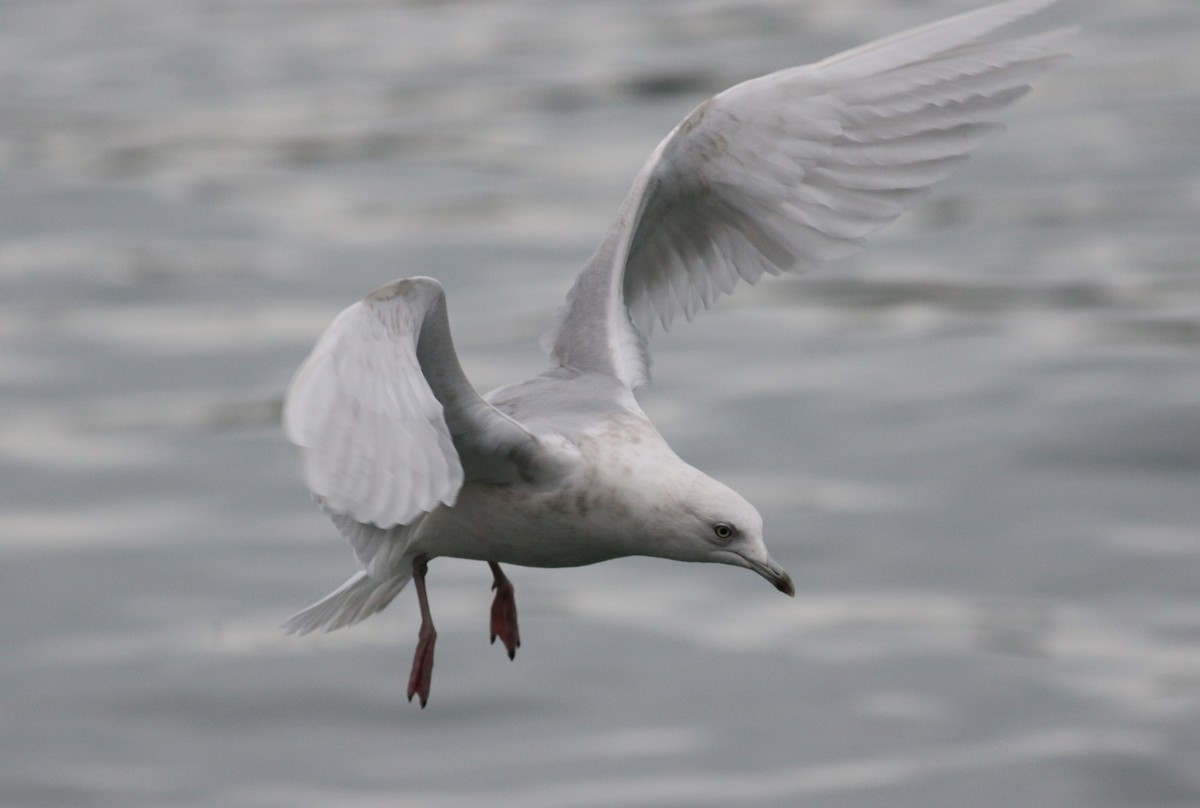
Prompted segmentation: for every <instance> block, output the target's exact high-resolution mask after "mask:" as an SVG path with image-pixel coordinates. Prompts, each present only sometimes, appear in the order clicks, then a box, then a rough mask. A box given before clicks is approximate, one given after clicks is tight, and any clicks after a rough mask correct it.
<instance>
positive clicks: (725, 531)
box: [712, 522, 737, 541]
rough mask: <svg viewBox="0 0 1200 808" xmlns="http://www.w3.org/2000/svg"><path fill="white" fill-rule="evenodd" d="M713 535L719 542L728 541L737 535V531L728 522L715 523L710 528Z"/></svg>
mask: <svg viewBox="0 0 1200 808" xmlns="http://www.w3.org/2000/svg"><path fill="white" fill-rule="evenodd" d="M712 529H713V535H714V536H716V537H717V538H718V539H719V540H720V541H729V540H730V539H732V538H733V537H734V535H735V534H736V533H737V529H736V528H735V527H734V526H733V525H731V524H729V523H728V522H717V523H715V524H714V525H713V526H712Z"/></svg>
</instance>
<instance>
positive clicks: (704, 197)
mask: <svg viewBox="0 0 1200 808" xmlns="http://www.w3.org/2000/svg"><path fill="white" fill-rule="evenodd" d="M1054 1H1055V0H1010V2H1005V3H999V4H997V5H993V6H988V7H986V8H983V9H979V10H977V11H973V12H969V13H966V14H961V15H959V16H956V17H951V18H949V19H946V20H942V21H940V22H935V23H932V24H930V25H926V26H924V27H922V28H917V29H914V30H911V31H908V32H905V33H902V34H897V35H895V36H891V37H888V38H886V39H881V40H879V41H877V42H873V43H871V44H869V45H864V46H862V47H859V48H855V49H853V50H850V51H846V52H845V53H842V54H839V55H837V56H833V57H831V58H829V59H826V60H824V61H821V62H817V63H815V64H812V65H807V66H804V67H796V68H791V69H788V70H782V71H780V72H778V73H772V74H770V75H768V76H763V77H762V78H758V79H753V80H751V81H747V82H744V83H742V84H739V85H737V86H735V87H732V88H731V89H729V90H726V91H725V92H722V93H720V94H718V95H716V96H714V97H713V98H710V99H709V100H708V101H705V102H704V103H703V104H701V105H700V106H699V107H697V108H696V109H695V110H693V111H692V113H691V114H690V115H688V116H687V117H686V118H685V119H684V120H683V121H682V122H681V123H680V124H679V125H678V126H677V127H675V129H674V130H673V131H672V132H671V133H670V134H669V135H668V136H667V137H666V139H665V140H663V142H662V143H660V144H659V145H658V148H657V149H656V150H655V151H654V153H653V154H652V155H651V157H650V159H649V161H648V162H647V163H646V165H645V167H643V169H642V171H641V173H640V174H639V175H638V177H637V179H636V180H635V181H634V185H633V188H632V190H631V191H630V192H629V194H628V196H627V197H626V198H625V201H624V202H623V203H622V206H621V210H620V212H619V214H618V217H617V221H616V222H615V223H614V225H613V227H612V228H611V230H610V231H609V233H608V235H607V236H606V238H605V239H604V241H603V242H602V243H601V245H600V247H599V249H598V250H597V251H596V253H595V255H593V256H592V258H591V260H590V261H589V263H588V265H587V266H586V267H585V268H584V270H583V271H582V272H581V273H580V275H579V278H578V279H577V280H576V282H575V285H574V286H573V287H572V288H571V291H570V293H569V294H568V296H567V303H566V305H565V306H564V308H563V309H562V311H561V312H560V314H559V318H558V322H557V324H556V327H555V329H554V331H552V332H551V334H550V335H549V340H548V342H549V347H550V351H551V355H552V356H553V358H554V359H555V360H556V361H557V362H558V363H559V364H560V365H563V366H566V367H572V368H576V369H579V370H586V371H596V372H602V373H608V374H611V375H613V376H616V377H617V378H618V379H620V380H621V381H623V382H624V383H625V384H627V385H629V386H630V387H636V386H637V385H639V384H642V383H644V382H645V381H647V379H648V375H649V367H648V366H649V363H648V360H647V348H646V340H647V338H648V337H649V336H650V333H651V331H652V330H653V327H654V323H655V322H658V323H660V324H661V325H662V326H663V328H667V327H669V326H670V324H671V322H672V321H673V320H674V319H675V317H676V316H678V315H679V314H680V313H682V314H683V315H684V316H685V317H686V318H687V319H689V320H690V319H691V318H692V316H693V315H694V314H695V313H696V311H698V310H699V309H701V308H705V307H708V306H711V305H712V303H713V302H714V301H715V300H716V299H717V298H718V297H720V296H721V295H724V294H729V293H730V292H731V291H732V290H733V288H734V286H735V285H736V284H737V282H738V281H739V280H744V281H746V282H747V283H755V282H757V281H758V279H759V278H760V277H762V275H763V273H768V274H778V273H780V272H788V271H798V270H802V269H804V268H806V267H808V266H812V265H814V264H818V263H820V262H823V261H828V260H832V259H836V258H841V257H843V256H845V255H848V254H850V253H852V252H854V251H855V250H857V249H858V248H859V247H860V246H861V245H862V243H863V239H864V237H865V236H867V235H868V234H870V233H872V232H874V231H875V230H878V229H879V228H881V227H883V226H884V225H886V224H887V223H888V222H890V221H892V220H893V219H894V218H896V216H898V215H899V214H900V213H901V212H902V211H904V210H905V209H906V208H908V207H910V206H911V205H912V204H913V203H914V202H915V201H916V200H917V199H919V198H920V196H921V195H922V193H923V192H924V191H925V190H926V189H927V188H928V187H929V186H931V185H932V184H933V183H935V182H937V181H939V180H941V179H944V178H945V177H946V176H948V175H949V174H950V172H951V171H952V169H953V168H954V167H955V166H956V165H957V164H958V163H959V162H961V161H962V160H964V159H965V158H966V155H967V154H968V153H969V152H970V151H971V150H973V149H974V148H975V147H976V146H978V145H979V144H980V143H981V142H982V141H983V139H984V137H985V136H986V135H987V134H989V133H990V132H992V131H994V130H996V129H998V128H999V124H998V123H996V118H997V113H998V112H999V111H1000V110H1001V109H1002V108H1004V107H1006V106H1007V105H1009V104H1010V103H1012V102H1013V101H1015V100H1016V99H1017V98H1019V97H1020V96H1021V95H1023V94H1024V93H1025V92H1026V91H1027V90H1028V89H1029V82H1030V80H1031V79H1033V78H1034V77H1035V76H1036V75H1038V74H1039V73H1041V72H1042V71H1043V70H1045V69H1047V68H1048V67H1050V66H1051V65H1052V64H1054V63H1055V62H1056V61H1057V60H1058V59H1059V58H1061V57H1062V56H1063V55H1064V50H1063V42H1064V40H1065V38H1066V37H1067V36H1068V35H1070V34H1071V33H1072V31H1071V30H1069V29H1067V30H1056V31H1052V32H1050V33H1044V34H1040V35H1036V36H1030V37H1026V38H1019V39H999V40H997V39H993V38H991V37H990V35H991V34H992V33H993V32H995V31H996V30H997V29H999V28H1001V27H1003V26H1005V25H1007V24H1009V23H1011V22H1013V21H1014V20H1016V19H1018V18H1020V17H1023V16H1025V15H1028V14H1031V13H1033V12H1035V11H1038V10H1040V9H1042V8H1044V7H1046V6H1048V5H1050V4H1051V3H1052V2H1054Z"/></svg>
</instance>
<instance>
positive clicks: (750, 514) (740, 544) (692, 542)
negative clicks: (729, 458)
mask: <svg viewBox="0 0 1200 808" xmlns="http://www.w3.org/2000/svg"><path fill="white" fill-rule="evenodd" d="M672 510H673V511H675V513H673V514H672V517H673V520H672V521H673V522H674V528H675V529H674V530H673V531H672V532H673V533H674V536H673V537H672V538H673V539H674V541H672V542H671V544H672V545H673V546H674V549H675V550H676V552H677V555H675V556H674V557H675V558H678V559H679V560H681V561H707V562H711V563H715V564H732V565H733V566H735V567H745V568H746V569H748V570H753V571H754V572H757V573H758V574H759V575H761V576H762V577H763V578H766V579H767V580H768V581H769V582H770V583H771V585H772V586H774V587H775V588H776V589H778V590H779V591H780V592H783V593H784V594H785V595H791V596H793V597H794V596H795V594H796V590H795V587H794V586H793V585H792V578H791V576H790V575H788V574H787V573H786V572H785V571H784V569H783V567H781V566H779V564H778V563H776V562H775V560H774V559H773V558H771V556H770V554H769V553H768V552H767V546H766V545H765V544H764V543H763V520H762V516H761V515H760V514H759V512H758V509H757V508H755V507H754V506H753V505H751V504H750V503H749V502H747V501H746V499H745V498H744V497H743V496H742V495H741V494H739V493H737V492H736V491H734V490H733V489H732V488H729V487H728V486H726V485H724V484H722V483H719V482H717V481H716V480H714V479H712V478H711V477H708V476H706V475H704V474H702V473H700V472H696V476H695V478H694V479H693V480H692V481H691V485H690V486H688V490H687V492H686V494H685V495H684V496H682V497H681V498H680V499H679V500H678V501H677V508H673V509H672Z"/></svg>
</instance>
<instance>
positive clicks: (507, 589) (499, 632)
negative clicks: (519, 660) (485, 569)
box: [488, 561, 521, 659]
mask: <svg viewBox="0 0 1200 808" xmlns="http://www.w3.org/2000/svg"><path fill="white" fill-rule="evenodd" d="M488 566H489V567H491V568H492V578H493V580H492V589H494V590H495V591H496V598H495V600H493V601H492V642H493V643H494V642H496V638H497V637H499V638H500V642H502V643H504V647H505V648H507V649H508V658H509V659H512V658H513V657H515V656H516V655H517V649H518V648H520V647H521V631H520V629H518V628H517V601H516V600H515V599H514V598H513V585H512V584H511V583H510V582H509V580H508V578H507V577H506V576H505V575H504V573H503V572H502V571H501V570H500V565H499V564H497V563H496V562H495V561H489V562H488Z"/></svg>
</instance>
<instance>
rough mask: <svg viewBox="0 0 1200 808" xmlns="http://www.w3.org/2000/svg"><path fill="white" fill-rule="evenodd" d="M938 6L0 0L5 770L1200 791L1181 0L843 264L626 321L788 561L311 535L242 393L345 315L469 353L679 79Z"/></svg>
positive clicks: (686, 87) (925, 806)
mask: <svg viewBox="0 0 1200 808" xmlns="http://www.w3.org/2000/svg"><path fill="white" fill-rule="evenodd" d="M974 5H976V4H975V3H971V2H964V0H910V2H905V3H898V2H893V1H892V0H854V2H845V0H808V1H807V2H800V0H793V1H792V2H775V1H768V0H763V1H761V2H752V3H733V2H712V0H671V1H670V2H655V3H647V2H634V1H633V0H628V1H626V2H600V0H576V1H575V2H558V1H557V0H555V1H554V2H551V1H550V0H541V2H539V1H538V0H491V1H490V2H486V3H472V2H465V1H464V2H424V3H405V4H400V3H387V2H372V0H364V1H363V2H355V3H345V2H341V0H313V1H312V2H306V3H286V2H265V1H264V2H241V0H180V1H179V2H172V3H161V2H149V0H92V1H91V2H83V1H81V2H65V0H55V1H54V2H42V3H5V4H3V5H2V6H0V396H2V399H0V403H2V408H0V481H2V483H0V559H2V564H0V610H2V613H3V616H4V619H3V621H2V623H0V648H2V649H3V656H2V657H0V805H4V806H97V807H99V806H121V808H129V807H130V806H237V807H238V808H243V807H245V808H250V807H251V806H253V807H254V808H260V807H263V808H265V807H266V806H279V808H285V807H286V808H297V807H303V806H314V807H315V806H322V807H324V806H341V805H351V806H382V805H388V806H395V805H401V806H405V805H412V806H423V807H424V808H439V807H441V806H446V807H449V806H455V807H457V806H477V805H478V806H490V807H492V808H495V807H497V806H500V807H506V806H512V807H513V808H518V807H520V808H525V807H526V806H535V807H536V806H545V807H546V808H558V807H559V806H647V805H655V806H685V805H713V806H716V805H735V804H736V805H754V806H795V805H799V804H802V805H806V806H820V807H821V808H825V807H826V806H828V807H829V808H833V807H835V806H856V807H862V806H887V807H888V808H901V807H903V806H911V807H912V808H930V807H931V806H933V807H937V806H956V807H957V806H973V807H978V808H991V807H992V806H996V807H999V806H1055V807H1056V808H1073V807H1074V806H1080V808H1082V807H1083V806H1089V807H1090V808H1095V807H1096V806H1196V805H1200V526H1198V524H1200V487H1198V485H1197V484H1198V483H1200V407H1198V406H1197V405H1198V404H1200V259H1198V258H1197V256H1198V255H1200V224H1198V222H1200V217H1198V215H1197V214H1198V211H1200V159H1198V156H1197V152H1198V144H1200V134H1198V133H1200V49H1198V48H1197V43H1198V42H1200V5H1197V4H1196V3H1195V2H1194V0H1140V1H1139V2H1137V3H1129V2H1125V1H1124V0H1086V2H1085V0H1066V2H1064V4H1063V5H1062V7H1061V8H1058V9H1055V10H1053V11H1051V12H1050V13H1049V14H1047V15H1046V17H1048V18H1050V19H1052V20H1054V21H1056V22H1072V21H1077V22H1081V23H1083V24H1084V26H1085V29H1086V30H1085V33H1084V35H1083V36H1082V37H1081V39H1080V41H1079V48H1078V55H1077V58H1076V59H1075V60H1074V61H1073V62H1071V63H1070V64H1069V65H1067V66H1066V67H1065V68H1064V69H1062V70H1060V71H1059V72H1058V73H1056V74H1054V75H1052V76H1050V77H1048V78H1047V79H1046V80H1044V81H1042V82H1041V83H1040V85H1039V87H1038V89H1037V91H1036V92H1035V93H1033V94H1032V95H1031V96H1030V97H1028V98H1027V99H1025V100H1024V101H1023V103H1022V104H1021V105H1020V107H1019V108H1018V109H1016V110H1014V112H1013V114H1012V115H1011V116H1010V117H1009V122H1010V128H1009V131H1008V133H1007V134H1005V135H1004V136H1003V137H1002V138H1000V139H998V140H997V141H995V142H993V143H991V144H989V145H988V147H987V148H986V149H984V150H983V151H982V153H981V154H979V155H978V156H977V158H976V159H974V160H972V162H971V163H969V164H968V165H967V166H966V167H965V170H964V171H962V172H961V173H960V175H959V176H958V177H957V178H956V179H955V180H954V181H952V182H950V183H948V184H947V185H945V186H944V187H943V188H942V189H941V190H940V191H939V192H938V194H937V195H936V196H935V197H934V199H933V200H932V201H931V202H929V203H928V204H925V205H924V206H922V207H921V208H920V209H919V210H916V211H914V212H913V213H912V214H910V215H908V216H906V217H904V218H903V219H901V220H900V221H899V222H897V223H896V225H894V226H893V227H891V228H890V229H888V230H887V231H885V232H883V233H881V234H880V235H879V236H878V237H876V238H875V239H874V240H873V242H872V248H871V250H870V251H868V252H867V253H865V254H862V255H860V256H858V257H856V258H853V259H851V260H848V261H845V262H843V263H841V264H839V265H837V266H834V267H830V268H829V269H827V270H826V271H823V272H821V273H818V274H814V275H810V276H807V277H803V278H794V279H791V278H790V279H784V280H779V281H772V282H770V283H765V284H763V285H762V286H760V287H758V288H756V289H754V290H750V291H747V290H743V291H742V292H741V293H739V294H738V295H737V296H736V297H734V298H732V299H730V300H728V301H726V302H725V303H724V304H722V305H721V306H720V307H719V309H718V310H717V311H716V312H713V313H710V314H707V315H705V316H703V317H702V318H700V319H699V320H698V321H697V322H696V323H694V324H692V325H690V326H680V327H678V328H677V329H676V330H675V331H674V332H672V333H671V334H670V335H668V336H667V337H666V338H665V339H664V338H660V339H658V340H657V341H656V345H655V354H656V364H655V372H656V380H655V384H654V385H653V386H652V387H650V388H648V389H647V390H645V391H644V393H643V395H642V396H641V398H642V401H643V403H644V406H645V408H646V409H647V411H648V412H649V413H650V414H651V415H652V416H653V417H654V418H655V420H656V422H657V423H658V425H659V427H660V429H661V430H662V431H663V433H664V434H665V435H666V436H667V437H668V439H669V440H670V441H671V442H672V444H673V445H674V446H675V447H676V449H677V450H678V451H679V452H680V454H681V455H682V456H683V457H685V458H686V459H688V460H690V461H691V462H693V463H695V464H696V465H699V466H700V467H702V468H704V469H706V470H708V471H709V472H711V473H712V474H713V475H714V476H716V477H718V478H720V479H723V480H725V481H726V482H728V483H730V484H731V485H733V486H735V487H736V488H738V489H739V490H740V491H741V492H742V493H744V494H745V495H746V496H747V497H748V498H749V499H750V500H751V501H753V502H755V503H756V504H757V505H758V506H759V507H760V509H761V510H762V512H763V514H764V517H765V520H766V524H767V534H768V542H769V545H770V547H771V548H772V552H773V553H774V555H775V556H776V558H778V559H779V560H780V561H781V562H782V563H783V564H784V565H785V566H786V567H788V568H789V569H790V570H791V572H792V574H793V576H794V577H795V579H796V584H797V589H798V593H799V594H798V596H797V598H796V599H795V600H794V601H793V600H789V599H787V598H784V597H781V596H779V594H778V593H776V592H774V591H773V590H772V589H771V588H770V587H768V586H766V585H765V584H764V583H763V582H762V581H761V580H759V579H758V578H757V577H756V576H753V575H751V574H749V573H747V572H745V571H744V570H742V571H739V570H735V569H732V568H715V567H713V568H710V567H707V566H695V565H683V564H674V563H669V562H663V561H655V560H648V559H629V560H624V561H620V562H613V563H608V564H603V565H598V566H596V567H592V568H585V569H580V570H561V571H555V570H529V569H521V568H514V569H511V570H510V571H509V574H510V576H511V578H512V579H513V581H514V584H515V585H516V587H517V598H518V603H519V605H520V609H521V618H522V635H523V640H524V645H523V647H522V648H521V650H520V653H519V654H518V655H517V658H516V661H515V662H509V660H508V659H507V658H506V657H505V655H504V653H503V651H502V650H501V649H500V648H499V647H490V646H489V645H488V644H487V608H488V603H489V602H490V592H489V591H488V586H489V583H490V576H489V574H488V571H487V569H486V567H485V566H484V565H482V564H472V563H466V562H457V561H453V560H438V561H436V562H434V564H433V565H432V566H431V573H430V588H431V599H432V604H433V609H434V613H435V619H436V621H437V624H438V628H439V630H440V633H441V639H440V642H439V644H438V657H437V673H436V675H435V677H434V685H433V693H432V697H431V701H430V705H429V707H428V709H426V710H424V711H421V710H419V709H417V708H416V707H415V706H414V705H409V704H407V703H406V702H405V701H404V687H405V683H406V676H407V669H408V664H409V661H410V659H411V653H412V648H413V643H414V641H415V633H416V609H415V603H414V600H415V599H414V597H413V595H412V594H411V592H405V593H403V594H402V596H401V597H400V598H399V599H398V600H397V602H396V603H395V604H394V605H393V606H392V608H390V609H389V610H388V611H387V612H385V613H384V614H383V615H381V616H379V617H376V618H374V619H372V620H370V621H368V622H367V623H365V624H363V625H361V626H358V627H356V628H354V629H352V630H349V631H343V632H338V633H335V634H331V635H327V636H321V637H310V638H305V639H296V638H290V637H283V636H281V634H280V632H279V629H278V626H279V624H280V623H281V621H282V620H283V619H284V618H285V617H286V616H287V615H288V614H290V613H291V612H293V611H294V610H296V609H298V608H300V607H302V606H304V605H306V604H307V603H309V602H311V601H312V600H313V599H315V598H317V597H319V596H321V595H323V594H324V593H325V592H326V591H328V590H329V589H331V588H332V587H333V586H335V585H336V584H338V583H339V582H340V581H341V580H343V579H344V578H345V577H346V576H347V575H348V574H349V573H350V572H352V571H353V569H354V564H353V563H352V560H351V556H350V553H349V550H348V549H347V548H346V547H345V546H344V544H343V542H342V541H341V540H340V539H339V538H338V537H337V536H336V534H335V531H334V529H333V527H332V526H331V525H330V524H329V523H328V522H327V521H326V520H325V519H324V518H323V517H321V516H320V514H318V513H317V512H316V511H315V510H314V508H313V507H312V505H311V504H310V503H309V501H308V499H307V495H306V494H305V492H304V490H303V487H302V485H301V482H300V478H299V474H298V470H297V464H296V458H295V457H294V455H293V453H292V451H291V450H290V448H289V447H288V446H287V445H286V443H285V441H284V440H283V438H282V436H281V434H280V430H279V428H278V426H277V422H276V419H277V411H278V406H279V400H280V396H281V393H282V390H283V388H284V386H285V385H286V383H287V380H288V378H289V376H290V374H291V372H292V371H293V369H294V368H295V366H296V365H297V363H298V362H299V361H300V359H301V358H302V357H303V355H304V354H305V353H306V351H307V350H308V348H309V347H310V345H311V344H312V341H313V340H314V339H315V338H316V336H317V334H318V333H319V332H320V330H321V329H322V328H323V327H324V326H325V325H326V324H327V322H328V321H329V319H330V318H331V317H332V316H333V315H334V314H335V313H336V312H337V311H338V310H340V309H341V308H342V307H343V306H345V305H347V304H349V303H350V302H352V301H354V300H356V299H358V298H359V297H360V296H362V295H363V294H365V293H366V292H367V291H369V290H371V289H372V288H374V287H376V286H378V285H379V284H381V283H383V282H385V281H388V280H390V279H393V278H395V277H400V276H405V275H413V274H430V275H435V276H437V277H439V278H440V279H441V280H442V281H443V282H444V283H445V285H446V286H447V288H448V290H449V295H450V305H451V317H452V320H453V326H454V330H455V336H456V341H457V344H458V348H459V351H460V353H461V354H462V357H463V360H464V364H465V365H466V367H467V369H468V372H469V373H470V374H471V376H472V378H473V379H474V380H475V382H476V384H477V386H479V387H480V388H482V389H489V388H490V387H492V386H495V385H498V384H501V383H504V382H508V381H513V380H516V379H519V378H523V377H524V376H525V375H529V374H532V373H535V372H537V371H538V370H540V369H541V367H542V364H541V363H542V362H543V357H542V355H541V354H540V352H539V350H538V348H537V337H538V335H539V334H540V333H541V331H542V330H543V329H544V328H545V327H546V325H547V324H548V322H549V316H550V313H551V312H552V311H553V309H554V307H555V306H556V305H557V304H558V302H559V300H560V299H561V296H562V295H563V293H564V291H565V289H566V288H567V286H568V285H569V283H570V281H571V278H572V274H573V271H574V268H575V267H577V266H578V265H579V264H580V263H581V262H582V261H583V260H584V259H585V258H586V257H587V255H588V254H589V252H590V250H591V248H592V247H593V246H594V244H595V242H596V241H597V240H598V238H599V236H600V235H601V234H602V232H603V231H604V229H605V227H606V226H607V224H608V222H609V221H610V219H611V216H612V215H613V213H614V211H615V208H616V206H617V203H618V202H619V200H620V198H621V196H622V195H623V193H624V191H625V189H626V188H627V186H628V184H629V182H630V181H631V179H632V177H633V175H634V174H635V172H636V171H637V169H638V167H639V166H640V164H641V161H642V160H643V159H644V158H645V156H646V155H647V154H649V152H650V150H651V149H652V148H653V146H654V145H655V143H656V142H657V141H658V139H659V138H660V137H661V136H662V135H663V134H664V133H665V132H666V131H667V130H668V129H669V128H670V127H671V126H672V125H673V124H674V123H675V121H676V120H678V119H679V118H680V117H682V115H683V114H685V113H686V112H687V111H688V110H689V109H690V108H691V107H692V106H693V105H695V104H696V103H698V102H699V101H700V100H702V99H703V98H704V97H705V95H707V94H709V93H711V92H714V91H717V90H720V89H722V88H723V87H725V86H728V85H730V84H732V83H734V82H736V81H738V80H741V79H744V78H747V77H750V76H754V75H757V74H760V73H764V72H767V71H770V70H773V69H776V68H780V67H784V66H788V65H791V64H796V63H801V62H806V61H811V60H813V59H816V58H819V57H821V56H824V55H827V54H829V53H831V52H834V51H836V50H838V49H841V48H843V47H847V46H850V45H854V44H858V43H859V42H862V41H865V40H866V39H868V38H870V37H873V36H877V35H882V34H885V33H889V32H892V31H896V30H900V29H902V28H904V27H907V26H909V25H914V24H917V23H921V22H925V21H928V20H930V19H934V18H936V17H939V16H943V15H946V14H949V13H953V12H956V11H961V10H965V9H966V8H968V7H972V6H974Z"/></svg>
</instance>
